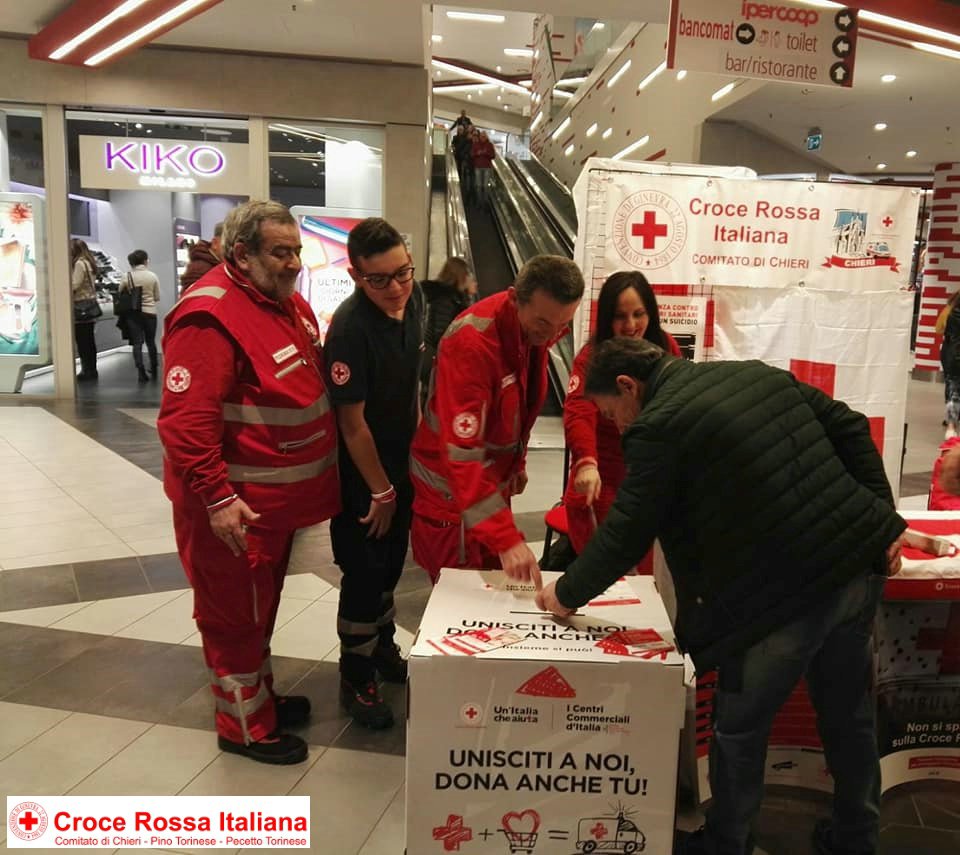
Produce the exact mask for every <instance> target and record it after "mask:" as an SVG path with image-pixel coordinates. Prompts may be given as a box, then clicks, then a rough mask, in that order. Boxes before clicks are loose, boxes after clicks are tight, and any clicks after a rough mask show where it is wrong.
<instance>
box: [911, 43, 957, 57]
mask: <svg viewBox="0 0 960 855" xmlns="http://www.w3.org/2000/svg"><path fill="white" fill-rule="evenodd" d="M910 46H911V47H915V48H916V49H917V50H922V51H926V52H927V53H935V54H936V55H937V56H945V57H947V58H948V59H960V51H956V50H950V48H945V47H940V45H928V44H927V43H926V42H910Z"/></svg>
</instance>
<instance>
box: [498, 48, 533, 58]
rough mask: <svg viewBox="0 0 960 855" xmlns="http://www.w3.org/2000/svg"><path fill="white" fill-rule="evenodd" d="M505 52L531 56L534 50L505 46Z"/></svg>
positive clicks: (509, 54)
mask: <svg viewBox="0 0 960 855" xmlns="http://www.w3.org/2000/svg"><path fill="white" fill-rule="evenodd" d="M503 52H504V53H505V54H506V55H507V56H518V57H531V56H533V51H532V50H531V49H530V48H525V47H523V48H516V47H505V48H504V49H503Z"/></svg>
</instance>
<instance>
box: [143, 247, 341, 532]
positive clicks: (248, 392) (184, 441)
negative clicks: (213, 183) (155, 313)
mask: <svg viewBox="0 0 960 855" xmlns="http://www.w3.org/2000/svg"><path fill="white" fill-rule="evenodd" d="M163 351H164V361H165V363H166V379H165V384H164V390H163V399H162V402H161V406H160V416H159V418H158V421H157V429H158V431H159V433H160V440H161V442H162V443H163V449H164V488H165V489H166V493H167V495H168V496H169V497H170V500H171V501H172V502H173V503H174V505H175V506H177V507H178V508H179V509H180V510H181V511H183V512H187V513H193V512H205V509H206V508H207V507H208V506H210V505H212V504H214V503H216V502H219V501H221V500H223V499H225V498H227V497H229V496H231V495H232V494H234V493H236V494H237V495H239V496H240V498H242V499H243V500H244V501H245V502H247V504H249V505H250V507H251V508H252V509H253V510H254V511H255V512H256V513H259V514H261V515H262V518H261V520H260V521H259V523H258V524H259V525H262V526H265V527H275V528H278V529H286V530H290V529H295V528H302V527H304V526H308V525H313V524H315V523H318V522H321V521H322V520H325V519H329V518H330V517H331V516H333V515H334V514H336V513H337V512H338V511H339V510H340V489H339V483H338V477H337V428H336V423H335V421H334V417H333V413H332V410H331V407H330V400H329V398H328V396H327V391H326V387H325V386H324V381H323V365H322V357H321V354H320V351H319V349H318V347H317V321H316V318H315V317H314V314H313V312H312V310H311V309H310V306H309V305H308V304H307V303H306V301H304V299H303V298H302V297H301V296H300V295H299V294H294V295H293V297H291V298H290V299H288V300H284V301H283V302H282V303H277V302H276V301H274V300H271V299H270V298H268V297H265V296H264V295H263V294H261V293H260V292H259V291H258V290H257V289H256V288H254V287H252V286H251V285H250V283H249V282H248V281H247V280H246V279H245V278H244V277H243V275H242V274H241V273H240V272H239V271H238V270H236V268H234V267H232V266H227V265H220V266H218V267H216V268H214V269H213V270H212V271H211V272H210V273H209V274H207V275H206V276H204V277H203V278H202V279H201V280H200V281H199V282H198V283H197V284H196V285H194V286H193V287H192V288H190V289H189V290H188V291H187V292H186V293H185V294H184V296H183V297H181V298H180V300H179V302H178V303H177V304H176V305H175V306H174V307H173V309H172V310H171V311H170V314H168V315H167V318H166V322H165V335H164V340H163Z"/></svg>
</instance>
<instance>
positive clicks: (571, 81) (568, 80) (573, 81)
mask: <svg viewBox="0 0 960 855" xmlns="http://www.w3.org/2000/svg"><path fill="white" fill-rule="evenodd" d="M586 79H587V78H586V77H564V78H563V80H558V81H557V82H556V85H557V86H573V87H574V88H576V87H577V86H579V85H580V84H581V83H583V82H584V81H585V80H586Z"/></svg>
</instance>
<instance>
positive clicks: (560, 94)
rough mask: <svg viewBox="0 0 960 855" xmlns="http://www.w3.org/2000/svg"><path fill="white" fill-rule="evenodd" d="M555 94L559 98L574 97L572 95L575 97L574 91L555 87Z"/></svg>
mask: <svg viewBox="0 0 960 855" xmlns="http://www.w3.org/2000/svg"><path fill="white" fill-rule="evenodd" d="M553 94H554V95H555V96H557V97H559V98H572V97H573V93H572V92H567V91H566V90H564V89H554V90H553Z"/></svg>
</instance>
